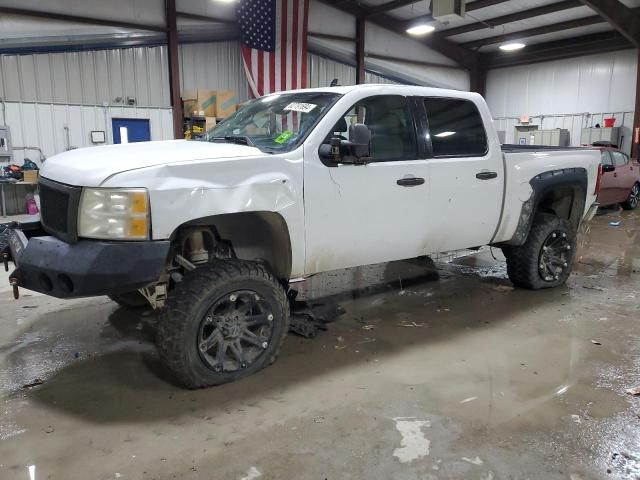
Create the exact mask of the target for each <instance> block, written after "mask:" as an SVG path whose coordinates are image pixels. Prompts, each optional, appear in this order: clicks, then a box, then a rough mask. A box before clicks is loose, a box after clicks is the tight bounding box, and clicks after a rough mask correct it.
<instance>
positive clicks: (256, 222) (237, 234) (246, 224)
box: [171, 212, 291, 281]
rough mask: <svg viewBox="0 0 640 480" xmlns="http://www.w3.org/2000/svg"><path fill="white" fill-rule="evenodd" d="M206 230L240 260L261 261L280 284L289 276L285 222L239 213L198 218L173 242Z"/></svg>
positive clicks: (264, 214) (269, 214)
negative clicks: (192, 233) (191, 231)
mask: <svg viewBox="0 0 640 480" xmlns="http://www.w3.org/2000/svg"><path fill="white" fill-rule="evenodd" d="M198 228H209V229H211V231H212V232H213V234H214V236H215V238H216V240H217V241H219V242H221V243H224V244H226V245H229V246H230V249H231V252H232V255H233V256H235V257H237V258H239V259H242V260H253V261H262V262H264V263H265V264H267V265H268V267H269V269H270V270H271V271H272V272H273V274H274V275H275V276H276V277H277V278H278V279H280V280H281V281H288V280H289V278H290V275H291V239H290V236H289V229H288V227H287V223H286V221H285V219H284V218H283V217H282V216H281V215H280V214H278V213H274V212H241V213H229V214H223V215H214V216H210V217H203V218H198V219H195V220H191V221H189V222H187V223H184V224H182V225H180V227H178V228H177V229H176V230H175V232H174V233H173V235H172V236H171V238H172V240H173V241H174V242H176V244H178V243H179V241H180V239H181V238H183V237H184V235H185V234H187V235H188V233H189V230H194V229H198Z"/></svg>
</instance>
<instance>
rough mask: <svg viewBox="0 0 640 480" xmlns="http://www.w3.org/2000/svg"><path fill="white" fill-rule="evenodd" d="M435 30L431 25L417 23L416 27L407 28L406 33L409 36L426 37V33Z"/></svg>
mask: <svg viewBox="0 0 640 480" xmlns="http://www.w3.org/2000/svg"><path fill="white" fill-rule="evenodd" d="M435 29H436V27H434V26H433V25H428V24H426V23H418V24H417V25H412V26H411V27H409V28H407V33H408V34H409V35H426V34H427V33H431V32H433V31H434V30H435Z"/></svg>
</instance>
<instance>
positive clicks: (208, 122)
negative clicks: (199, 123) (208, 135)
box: [204, 117, 216, 132]
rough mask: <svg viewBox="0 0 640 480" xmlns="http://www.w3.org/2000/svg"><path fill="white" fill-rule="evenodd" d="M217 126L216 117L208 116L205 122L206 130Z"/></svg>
mask: <svg viewBox="0 0 640 480" xmlns="http://www.w3.org/2000/svg"><path fill="white" fill-rule="evenodd" d="M215 126H216V117H207V118H206V120H205V124H204V129H205V131H207V132H208V131H209V130H211V129H212V128H213V127H215Z"/></svg>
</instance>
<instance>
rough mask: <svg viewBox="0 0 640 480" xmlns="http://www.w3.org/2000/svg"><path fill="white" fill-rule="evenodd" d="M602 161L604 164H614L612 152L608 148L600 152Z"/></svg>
mask: <svg viewBox="0 0 640 480" xmlns="http://www.w3.org/2000/svg"><path fill="white" fill-rule="evenodd" d="M600 162H601V163H602V165H613V160H612V159H611V154H610V153H609V152H608V151H606V150H603V151H602V152H600Z"/></svg>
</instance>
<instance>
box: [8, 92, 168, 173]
mask: <svg viewBox="0 0 640 480" xmlns="http://www.w3.org/2000/svg"><path fill="white" fill-rule="evenodd" d="M112 118H147V119H149V125H150V127H151V139H152V140H169V139H172V138H173V119H172V114H171V109H170V108H139V107H102V106H96V105H59V104H53V103H31V102H7V103H6V123H7V125H9V126H10V127H11V136H12V141H13V145H14V146H15V147H16V148H20V147H39V148H40V149H41V150H42V152H43V153H44V155H45V156H46V157H50V156H52V155H54V154H56V153H60V152H63V151H65V150H67V149H68V148H81V147H89V146H92V143H91V141H90V132H91V131H92V130H102V131H105V132H106V135H107V143H112V141H113V138H112V136H111V135H112V133H111V119H112ZM0 121H1V120H0ZM14 153H15V158H14V161H15V162H16V163H17V164H21V163H22V160H23V159H24V158H25V157H26V158H29V159H31V160H34V161H37V160H38V159H39V154H38V153H37V152H36V151H34V150H22V149H20V150H16V151H15V152H14Z"/></svg>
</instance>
